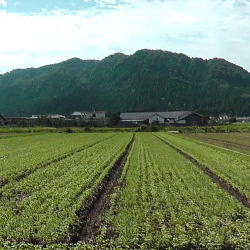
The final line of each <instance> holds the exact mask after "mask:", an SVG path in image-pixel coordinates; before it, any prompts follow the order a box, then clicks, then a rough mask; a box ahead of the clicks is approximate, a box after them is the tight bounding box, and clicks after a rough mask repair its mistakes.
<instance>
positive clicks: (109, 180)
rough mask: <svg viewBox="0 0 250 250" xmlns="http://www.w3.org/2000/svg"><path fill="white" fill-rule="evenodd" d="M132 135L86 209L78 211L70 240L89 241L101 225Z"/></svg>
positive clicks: (119, 175) (125, 158)
mask: <svg viewBox="0 0 250 250" xmlns="http://www.w3.org/2000/svg"><path fill="white" fill-rule="evenodd" d="M133 142H134V136H133V138H132V139H131V141H130V142H129V144H128V145H127V147H126V149H125V151H124V152H123V153H122V155H121V156H120V157H119V159H118V160H117V161H116V163H115V164H114V167H113V168H112V171H111V172H110V174H109V175H108V176H107V177H106V179H105V180H104V182H103V184H102V186H101V187H100V188H99V190H98V192H97V194H96V195H93V196H92V197H90V200H89V202H88V204H89V205H88V206H87V209H86V207H85V209H83V211H79V217H80V220H81V222H80V227H79V229H78V230H77V232H75V233H74V235H73V236H72V239H71V242H72V243H77V242H79V241H80V242H89V241H91V240H92V239H93V238H94V237H95V236H97V234H98V232H99V228H100V226H101V222H100V217H101V215H102V214H103V213H104V212H105V211H107V210H108V209H109V208H110V205H111V204H110V195H111V194H112V193H114V191H115V188H116V187H118V186H119V179H120V177H121V175H122V171H123V167H124V166H125V164H126V161H127V158H128V155H129V153H130V150H131V147H132V144H133Z"/></svg>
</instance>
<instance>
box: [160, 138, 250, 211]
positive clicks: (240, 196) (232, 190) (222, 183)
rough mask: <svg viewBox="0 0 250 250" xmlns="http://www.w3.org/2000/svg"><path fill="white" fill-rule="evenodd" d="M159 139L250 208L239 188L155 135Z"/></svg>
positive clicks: (249, 202)
mask: <svg viewBox="0 0 250 250" xmlns="http://www.w3.org/2000/svg"><path fill="white" fill-rule="evenodd" d="M155 137H157V138H158V139H159V140H161V141H162V142H164V143H165V144H167V145H168V146H169V147H171V148H173V149H174V150H175V151H177V152H178V153H179V154H181V155H183V156H184V157H185V158H186V159H188V160H189V161H191V162H192V163H193V164H195V165H196V166H198V167H199V168H200V169H201V170H203V172H204V173H205V174H207V175H208V176H209V177H210V178H211V179H212V181H213V182H214V183H217V184H218V185H219V186H220V187H221V188H223V189H224V190H225V191H227V192H228V193H229V194H230V195H232V196H233V197H234V198H235V199H237V200H238V201H240V202H241V203H242V204H243V205H244V206H245V207H247V208H250V200H249V199H248V198H247V197H246V196H245V195H244V194H241V193H240V192H239V190H237V189H235V188H234V187H232V186H231V185H230V184H228V183H227V182H226V181H225V180H223V179H221V178H220V177H219V176H218V175H217V174H215V173H214V172H213V171H212V170H211V169H209V168H208V167H207V166H206V165H204V164H202V163H200V162H198V161H197V160H196V159H195V158H193V157H192V156H191V155H189V154H188V153H186V152H184V151H182V150H180V149H179V148H177V147H175V146H174V145H172V144H170V143H169V142H167V141H165V140H164V139H162V138H161V137H158V136H156V135H155Z"/></svg>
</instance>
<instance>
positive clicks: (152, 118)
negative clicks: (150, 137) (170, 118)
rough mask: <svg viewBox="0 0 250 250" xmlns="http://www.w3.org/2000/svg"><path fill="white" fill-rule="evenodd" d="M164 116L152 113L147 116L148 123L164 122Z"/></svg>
mask: <svg viewBox="0 0 250 250" xmlns="http://www.w3.org/2000/svg"><path fill="white" fill-rule="evenodd" d="M164 120H165V119H164V118H162V117H160V116H158V115H154V116H152V117H150V118H149V124H152V123H154V122H158V123H159V124H164Z"/></svg>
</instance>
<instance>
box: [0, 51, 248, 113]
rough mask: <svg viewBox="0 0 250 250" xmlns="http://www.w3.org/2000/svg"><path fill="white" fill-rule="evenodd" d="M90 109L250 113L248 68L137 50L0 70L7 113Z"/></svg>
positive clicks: (2, 109) (1, 107)
mask: <svg viewBox="0 0 250 250" xmlns="http://www.w3.org/2000/svg"><path fill="white" fill-rule="evenodd" d="M94 109H95V110H106V111H108V112H109V113H111V112H117V111H128V110H130V111H132V110H145V111H154V110H157V111H172V110H196V111H198V112H201V113H204V114H208V115H217V114H220V113H228V114H233V115H238V116H240V115H242V116H243V115H250V73H249V72H247V71H246V70H244V69H243V68H241V67H239V66H236V65H234V64H232V63H229V62H227V61H225V60H223V59H217V58H215V59H212V60H203V59H200V58H189V57H188V56H186V55H184V54H176V53H171V52H166V51H160V50H139V51H137V52H136V53H135V54H133V55H131V56H127V55H124V54H120V53H117V54H114V55H111V56H108V57H106V58H105V59H103V60H101V61H98V60H81V59H78V58H73V59H70V60H67V61H65V62H62V63H58V64H54V65H48V66H44V67H40V68H36V69H35V68H30V69H20V70H13V71H11V72H10V73H6V74H3V75H0V113H3V114H4V115H6V116H28V115H31V114H44V113H60V114H69V113H70V112H72V111H77V110H94Z"/></svg>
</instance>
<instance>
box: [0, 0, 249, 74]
mask: <svg viewBox="0 0 250 250" xmlns="http://www.w3.org/2000/svg"><path fill="white" fill-rule="evenodd" d="M143 48H149V49H163V50H168V51H173V52H178V53H185V54H187V55H188V56H192V57H202V58H213V57H221V58H225V59H226V60H228V61H230V62H233V63H235V64H238V65H240V66H242V67H244V68H245V69H247V70H248V71H250V0H42V1H38V0H0V73H4V72H7V71H10V70H12V69H14V68H25V67H37V66H41V65H45V64H50V63H55V62H60V61H63V60H66V59H68V58H71V57H79V58H82V59H102V58H104V57H106V56H108V55H110V54H112V53H115V52H122V53H125V54H132V53H134V52H135V51H136V50H138V49H143Z"/></svg>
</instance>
